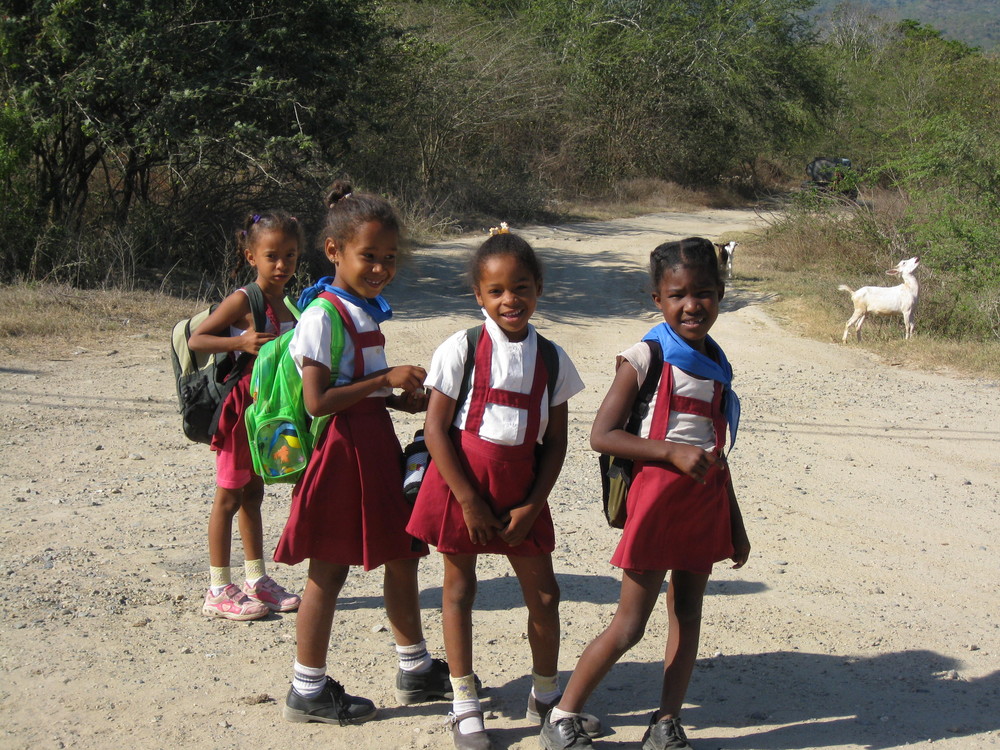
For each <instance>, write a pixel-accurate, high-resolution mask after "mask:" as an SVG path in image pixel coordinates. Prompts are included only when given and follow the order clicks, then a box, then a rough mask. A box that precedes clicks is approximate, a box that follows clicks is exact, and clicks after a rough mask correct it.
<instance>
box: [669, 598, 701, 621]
mask: <svg viewBox="0 0 1000 750" xmlns="http://www.w3.org/2000/svg"><path fill="white" fill-rule="evenodd" d="M702 601H703V599H702V597H700V596H699V597H691V598H680V599H674V607H673V608H674V617H675V618H676V619H677V622H679V623H680V624H682V625H690V624H693V623H699V622H701V610H702V606H701V605H702Z"/></svg>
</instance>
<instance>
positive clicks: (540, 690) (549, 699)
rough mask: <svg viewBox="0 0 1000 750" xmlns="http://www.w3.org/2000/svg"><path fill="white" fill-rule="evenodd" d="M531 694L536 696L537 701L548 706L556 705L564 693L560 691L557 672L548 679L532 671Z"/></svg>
mask: <svg viewBox="0 0 1000 750" xmlns="http://www.w3.org/2000/svg"><path fill="white" fill-rule="evenodd" d="M531 694H532V695H534V696H535V700H537V701H541V702H542V703H545V704H547V705H551V704H553V703H555V702H556V701H557V700H558V699H559V697H560V696H561V695H562V691H561V690H560V689H559V673H558V672H556V674H554V675H552V676H551V677H546V676H543V675H540V674H538V673H537V672H536V671H535V670H534V669H532V670H531Z"/></svg>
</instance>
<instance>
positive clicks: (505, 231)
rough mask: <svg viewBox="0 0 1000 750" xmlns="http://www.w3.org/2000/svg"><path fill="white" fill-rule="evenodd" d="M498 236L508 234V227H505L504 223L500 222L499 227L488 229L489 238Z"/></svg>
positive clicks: (505, 223)
mask: <svg viewBox="0 0 1000 750" xmlns="http://www.w3.org/2000/svg"><path fill="white" fill-rule="evenodd" d="M498 234H510V227H509V226H507V222H506V221H501V222H500V226H498V227H490V237H494V236H496V235H498Z"/></svg>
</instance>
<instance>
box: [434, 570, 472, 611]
mask: <svg viewBox="0 0 1000 750" xmlns="http://www.w3.org/2000/svg"><path fill="white" fill-rule="evenodd" d="M476 589H477V582H476V579H475V577H474V576H473V577H467V576H452V577H450V578H449V579H448V580H447V581H445V585H444V591H443V592H442V600H443V602H444V603H445V604H448V605H451V606H453V607H459V608H461V609H472V605H473V604H474V603H475V601H476Z"/></svg>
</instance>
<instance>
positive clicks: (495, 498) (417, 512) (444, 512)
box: [406, 429, 556, 557]
mask: <svg viewBox="0 0 1000 750" xmlns="http://www.w3.org/2000/svg"><path fill="white" fill-rule="evenodd" d="M451 439H452V443H453V444H454V446H455V450H456V452H457V453H458V459H459V461H460V462H461V464H462V468H463V470H464V471H465V475H466V476H467V477H469V479H470V481H471V482H472V485H473V486H474V487H475V488H476V491H477V492H478V493H479V496H480V497H482V498H483V499H484V500H486V502H488V503H489V504H490V505H491V506H492V507H493V512H494V513H495V514H496V515H497V516H503V515H504V513H505V512H506V511H507V510H508V509H509V508H512V507H514V506H515V505H520V504H521V503H522V502H524V499H525V497H527V495H528V492H529V491H530V489H531V486H532V484H533V483H534V481H535V450H534V445H518V446H508V445H496V444H495V443H490V442H488V441H486V440H483V439H482V438H480V437H478V436H477V435H473V434H471V433H469V432H466V431H465V430H458V429H453V430H452V431H451ZM406 530H407V531H408V532H410V533H411V534H413V536H415V537H417V538H418V539H422V540H423V541H425V542H427V543H428V544H432V545H434V546H435V547H437V550H438V552H442V553H444V554H446V555H471V554H483V553H493V554H498V555H518V556H524V557H531V556H537V555H547V554H550V553H551V552H552V550H553V549H555V540H556V536H555V529H554V528H553V526H552V515H551V513H550V512H549V506H548V504H546V506H545V507H544V508H543V509H542V512H541V513H539V514H538V518H536V519H535V524H534V526H532V527H531V531H529V532H528V536H527V537H526V538H525V540H524V541H523V542H521V544H519V545H517V546H516V547H511V546H510V545H509V544H507V543H506V542H505V541H503V539H501V538H500V537H499V536H495V537H494V538H493V539H492V540H490V542H489V543H488V544H486V545H479V544H473V543H472V541H471V540H470V539H469V530H468V527H467V526H466V525H465V517H464V516H463V514H462V506H461V505H459V503H458V500H456V499H455V496H454V495H453V494H452V492H451V489H450V488H449V487H448V484H447V482H445V481H444V478H443V477H442V476H441V474H440V472H438V470H437V467H436V466H435V465H434V461H433V460H432V461H431V463H430V466H428V467H427V474H426V475H425V476H424V481H423V483H422V484H421V485H420V494H419V495H417V501H416V503H415V504H414V506H413V514H412V516H411V517H410V523H409V525H408V526H407V527H406Z"/></svg>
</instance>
